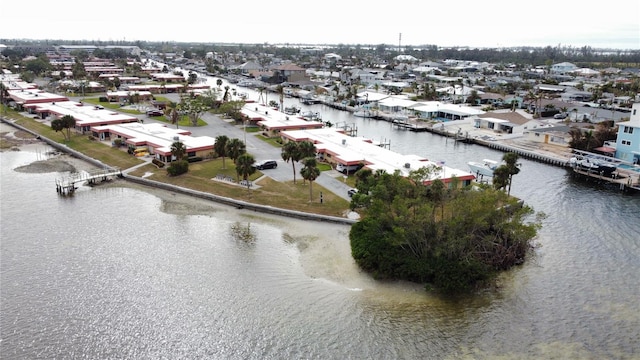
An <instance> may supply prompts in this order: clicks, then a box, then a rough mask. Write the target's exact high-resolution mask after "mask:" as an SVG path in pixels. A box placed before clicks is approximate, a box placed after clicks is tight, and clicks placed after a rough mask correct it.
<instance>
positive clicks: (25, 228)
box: [0, 134, 640, 359]
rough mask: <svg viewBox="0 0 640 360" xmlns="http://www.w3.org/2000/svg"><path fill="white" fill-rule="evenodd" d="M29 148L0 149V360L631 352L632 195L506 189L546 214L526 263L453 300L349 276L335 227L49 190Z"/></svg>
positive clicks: (553, 173)
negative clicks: (25, 168) (30, 169)
mask: <svg viewBox="0 0 640 360" xmlns="http://www.w3.org/2000/svg"><path fill="white" fill-rule="evenodd" d="M422 135H425V134H422ZM423 139H426V138H423ZM436 139H437V138H436V137H434V138H433V142H435V141H436ZM425 143H426V142H425ZM441 146H442V147H444V148H445V150H447V151H444V150H443V156H444V154H445V153H446V155H447V156H448V158H447V159H448V160H447V161H449V162H451V163H462V162H464V160H465V158H467V157H468V156H469V154H474V156H478V157H479V158H485V157H488V158H491V157H496V156H495V155H496V154H494V153H493V152H491V151H490V150H488V149H483V148H477V147H476V148H475V149H474V148H472V147H470V146H464V147H461V146H449V144H448V143H445V144H441ZM436 147H437V145H436V146H434V149H435V148H436ZM44 152H45V149H42V150H38V151H32V152H26V151H23V152H4V153H1V154H0V161H1V165H0V166H1V169H2V170H1V171H2V173H1V174H2V178H1V180H2V181H1V183H0V186H1V188H0V189H1V193H0V203H1V207H0V209H1V225H2V226H1V230H0V234H1V235H2V236H1V239H2V242H1V244H0V246H1V247H0V249H1V262H0V269H1V272H0V280H1V283H0V284H1V287H2V289H1V291H0V296H1V303H2V312H1V314H0V323H1V324H2V327H1V329H0V332H1V344H2V348H1V350H0V351H1V354H0V355H2V356H1V357H2V358H12V359H13V358H16V359H21V358H25V359H27V358H28V359H39V358H46V359H50V358H91V359H96V358H128V359H133V358H135V359H147V358H154V359H155V358H171V359H179V358H190V359H192V358H216V359H218V358H223V359H264V358H321V359H326V358H354V359H364V358H367V359H369V358H376V359H385V358H387V359H415V358H425V357H427V358H450V359H458V358H465V357H466V358H474V359H477V358H526V359H534V358H535V359H538V358H594V359H595V358H619V359H631V358H638V357H639V356H640V347H639V345H638V344H639V343H640V331H639V330H638V329H640V315H639V314H640V305H639V304H638V301H637V299H638V298H640V281H639V280H638V278H637V274H638V272H639V270H640V235H639V234H640V224H639V221H638V219H639V217H638V214H639V213H640V198H638V197H637V196H629V195H625V194H621V193H619V192H616V191H612V190H608V189H600V188H594V187H593V185H592V184H584V183H580V182H575V181H574V180H573V179H572V178H570V177H569V176H568V173H567V172H566V171H565V170H563V169H558V168H554V167H549V166H547V165H544V164H540V163H535V162H530V161H526V160H524V161H523V166H522V172H521V173H520V174H519V175H517V176H516V179H515V181H514V187H513V190H512V192H513V193H514V194H516V195H517V196H520V197H522V198H523V199H525V201H526V202H527V203H528V204H530V205H532V206H533V207H534V208H535V209H536V210H538V211H543V212H545V213H546V214H547V215H548V217H547V219H546V220H545V222H544V227H543V229H542V230H541V232H540V236H539V238H538V239H537V243H538V244H539V245H540V247H539V248H538V250H537V251H536V254H535V256H534V257H533V258H531V259H530V260H529V261H528V262H527V263H526V264H525V265H524V266H522V267H519V268H517V269H515V270H513V271H510V272H508V273H506V274H504V276H503V277H501V279H500V281H499V287H498V288H497V289H493V290H487V291H485V292H482V293H479V294H475V295H473V296H464V297H460V298H456V299H451V298H442V297H439V296H436V295H433V294H429V293H427V292H425V291H423V289H422V288H421V287H420V286H416V285H414V284H403V283H381V282H377V281H374V280H373V279H371V278H370V277H369V276H367V275H366V274H363V273H362V272H360V271H359V270H358V268H357V267H356V266H355V264H354V263H353V261H352V259H351V258H350V254H349V245H348V227H345V226H343V225H335V224H325V223H315V222H303V221H298V220H295V219H288V218H282V217H276V216H268V215H264V214H260V213H255V212H248V211H241V210H236V209H233V208H228V207H224V206H219V205H216V204H212V203H209V202H204V201H200V200H195V199H192V198H188V197H184V196H180V195H177V194H174V193H170V192H161V191H157V190H153V189H146V188H140V187H135V186H130V185H126V183H125V186H119V183H118V182H116V183H114V184H110V185H107V186H97V187H93V188H90V187H81V188H80V189H79V190H78V191H77V192H76V193H75V194H74V195H73V196H71V197H60V196H58V194H57V193H56V192H55V186H54V180H55V179H56V178H57V177H59V176H61V175H63V174H59V173H35V174H33V173H21V172H16V171H14V170H13V169H14V168H16V167H18V166H21V165H25V164H28V163H30V162H32V161H34V160H38V159H39V158H40V157H41V156H42V155H41V154H43V153H44ZM449 159H451V160H449ZM453 166H455V165H453ZM247 234H250V235H248V236H247ZM425 354H427V355H425Z"/></svg>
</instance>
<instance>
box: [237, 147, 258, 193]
mask: <svg viewBox="0 0 640 360" xmlns="http://www.w3.org/2000/svg"><path fill="white" fill-rule="evenodd" d="M255 162H256V160H255V159H254V158H253V156H252V155H251V154H247V153H244V154H242V155H240V156H239V157H238V158H237V159H236V176H238V177H240V176H241V177H242V179H243V180H244V181H245V183H246V185H247V191H249V189H250V188H251V185H250V184H249V176H251V174H253V173H255V172H256V168H255V167H254V166H253V164H254V163H255Z"/></svg>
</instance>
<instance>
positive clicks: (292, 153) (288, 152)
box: [282, 141, 302, 184]
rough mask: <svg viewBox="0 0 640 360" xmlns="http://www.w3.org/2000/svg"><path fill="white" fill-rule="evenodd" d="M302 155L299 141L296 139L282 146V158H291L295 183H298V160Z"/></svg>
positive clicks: (285, 159) (287, 159)
mask: <svg viewBox="0 0 640 360" xmlns="http://www.w3.org/2000/svg"><path fill="white" fill-rule="evenodd" d="M301 158H302V157H301V156H300V150H299V148H298V143H297V142H295V141H287V142H286V143H285V144H284V145H283V146H282V160H284V161H286V162H289V160H291V166H292V168H293V183H294V184H295V183H296V162H297V161H299V160H300V159H301Z"/></svg>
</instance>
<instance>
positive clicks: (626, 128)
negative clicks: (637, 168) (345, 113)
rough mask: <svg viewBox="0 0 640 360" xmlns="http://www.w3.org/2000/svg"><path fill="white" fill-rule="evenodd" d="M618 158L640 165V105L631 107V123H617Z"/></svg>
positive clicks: (635, 104) (636, 104)
mask: <svg viewBox="0 0 640 360" xmlns="http://www.w3.org/2000/svg"><path fill="white" fill-rule="evenodd" d="M617 125H618V137H617V139H616V158H617V159H620V160H623V161H627V162H629V163H632V164H640V103H634V104H633V105H632V107H631V116H630V118H629V121H623V122H619V123H617Z"/></svg>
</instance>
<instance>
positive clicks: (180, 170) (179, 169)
mask: <svg viewBox="0 0 640 360" xmlns="http://www.w3.org/2000/svg"><path fill="white" fill-rule="evenodd" d="M187 171H189V162H188V161H187V160H178V161H174V162H172V163H171V164H170V165H169V167H168V168H167V173H168V174H169V175H170V176H178V175H182V174H184V173H186V172H187Z"/></svg>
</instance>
